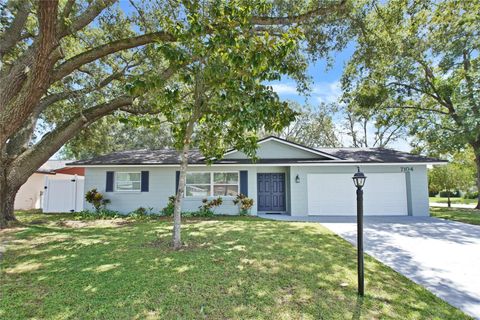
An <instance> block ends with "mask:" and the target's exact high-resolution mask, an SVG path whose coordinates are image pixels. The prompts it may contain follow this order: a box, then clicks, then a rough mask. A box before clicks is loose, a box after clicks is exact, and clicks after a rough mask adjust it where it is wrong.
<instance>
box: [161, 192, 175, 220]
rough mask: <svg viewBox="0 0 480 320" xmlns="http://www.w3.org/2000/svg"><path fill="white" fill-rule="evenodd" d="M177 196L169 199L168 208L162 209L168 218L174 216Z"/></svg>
mask: <svg viewBox="0 0 480 320" xmlns="http://www.w3.org/2000/svg"><path fill="white" fill-rule="evenodd" d="M175 199H176V197H175V196H170V197H168V202H167V206H166V207H165V208H163V209H162V214H163V215H164V216H167V217H171V216H173V211H174V210H175Z"/></svg>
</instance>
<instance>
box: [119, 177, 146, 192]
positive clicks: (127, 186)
mask: <svg viewBox="0 0 480 320" xmlns="http://www.w3.org/2000/svg"><path fill="white" fill-rule="evenodd" d="M140 181H141V175H140V172H118V173H117V177H116V187H117V188H116V189H117V190H118V191H139V190H140Z"/></svg>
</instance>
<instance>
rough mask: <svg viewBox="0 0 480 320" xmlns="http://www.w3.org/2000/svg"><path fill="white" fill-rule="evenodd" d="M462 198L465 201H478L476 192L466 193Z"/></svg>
mask: <svg viewBox="0 0 480 320" xmlns="http://www.w3.org/2000/svg"><path fill="white" fill-rule="evenodd" d="M463 198H465V199H478V191H467V192H466V193H465V194H464V195H463Z"/></svg>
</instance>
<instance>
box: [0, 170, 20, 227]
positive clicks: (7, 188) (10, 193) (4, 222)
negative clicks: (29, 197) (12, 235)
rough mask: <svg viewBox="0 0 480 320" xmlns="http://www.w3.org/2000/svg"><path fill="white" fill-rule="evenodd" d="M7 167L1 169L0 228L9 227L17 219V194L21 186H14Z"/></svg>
mask: <svg viewBox="0 0 480 320" xmlns="http://www.w3.org/2000/svg"><path fill="white" fill-rule="evenodd" d="M6 171H7V170H6V168H5V167H2V168H1V170H0V229H4V228H7V227H8V226H9V224H10V223H11V222H14V221H17V219H16V218H15V214H14V210H13V209H14V207H13V206H14V203H15V196H16V195H17V191H18V189H19V188H13V187H12V186H11V185H9V183H8V180H7V174H6Z"/></svg>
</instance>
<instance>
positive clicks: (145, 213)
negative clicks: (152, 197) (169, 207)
mask: <svg viewBox="0 0 480 320" xmlns="http://www.w3.org/2000/svg"><path fill="white" fill-rule="evenodd" d="M152 211H153V208H151V207H149V208H144V207H138V208H137V209H135V210H133V211H132V212H130V213H129V214H128V217H129V218H133V219H135V220H145V219H150V218H153V217H155V215H154V214H152Z"/></svg>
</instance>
